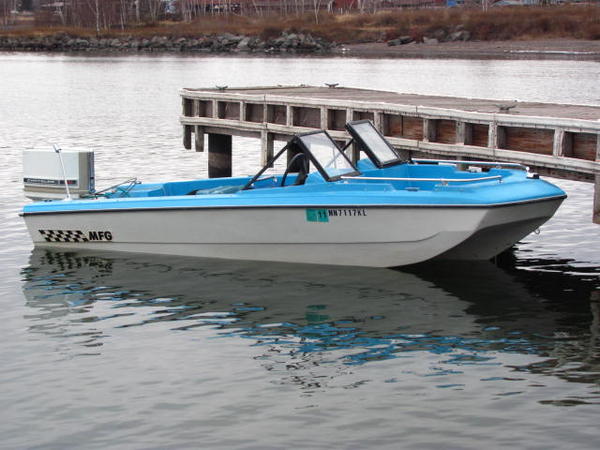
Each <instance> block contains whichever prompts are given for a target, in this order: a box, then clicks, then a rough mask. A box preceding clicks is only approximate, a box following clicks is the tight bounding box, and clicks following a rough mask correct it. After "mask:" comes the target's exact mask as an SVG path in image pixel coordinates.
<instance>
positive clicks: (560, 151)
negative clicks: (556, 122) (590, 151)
mask: <svg viewBox="0 0 600 450" xmlns="http://www.w3.org/2000/svg"><path fill="white" fill-rule="evenodd" d="M564 145H565V130H563V129H562V128H556V129H555V130H554V141H553V142H552V156H564V155H565V148H564Z"/></svg>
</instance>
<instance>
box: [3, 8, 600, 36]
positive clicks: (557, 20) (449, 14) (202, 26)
mask: <svg viewBox="0 0 600 450" xmlns="http://www.w3.org/2000/svg"><path fill="white" fill-rule="evenodd" d="M459 26H460V27H461V28H462V29H464V30H467V31H469V32H470V33H471V38H472V39H475V40H482V41H492V40H510V39H519V40H524V39H541V38H573V39H592V40H600V7H598V6H553V7H501V8H492V9H491V10H489V11H487V12H484V11H481V10H479V9H467V8H451V9H425V10H395V11H381V12H377V13H374V14H345V15H334V14H324V13H323V14H321V15H320V17H319V23H315V19H314V15H312V14H310V15H306V16H304V17H277V18H274V17H241V16H228V17H210V16H205V17H200V18H199V19H198V20H196V21H194V22H191V23H182V22H163V23H156V24H146V25H138V26H133V27H129V28H127V29H125V30H121V29H118V28H115V29H112V30H105V31H103V32H101V36H102V37H118V36H120V35H127V36H136V37H140V38H143V37H151V36H157V35H158V36H170V37H195V36H200V35H211V34H221V33H226V32H227V33H233V34H244V35H251V36H260V37H262V38H263V39H265V38H272V37H275V36H278V35H280V34H281V33H282V32H283V31H288V32H304V33H311V34H313V35H316V36H320V37H323V38H325V39H328V40H330V41H336V42H340V43H357V42H374V41H380V40H388V39H392V38H395V37H398V36H403V35H410V36H412V37H414V38H417V39H418V38H419V37H422V36H424V35H428V34H431V33H432V32H434V31H436V30H444V31H445V32H446V33H449V32H452V31H454V30H456V29H457V27H459ZM59 32H63V33H67V34H69V35H73V36H83V37H85V36H94V35H96V33H95V30H93V29H87V28H73V27H31V28H24V29H19V30H13V31H10V30H9V31H1V30H0V34H4V35H6V34H10V35H13V36H32V35H35V36H43V35H51V34H56V33H59Z"/></svg>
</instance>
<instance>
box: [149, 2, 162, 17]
mask: <svg viewBox="0 0 600 450" xmlns="http://www.w3.org/2000/svg"><path fill="white" fill-rule="evenodd" d="M162 4H163V2H162V0H146V8H147V10H148V15H149V16H150V20H151V21H152V22H156V21H157V20H158V16H159V14H160V10H161V6H162Z"/></svg>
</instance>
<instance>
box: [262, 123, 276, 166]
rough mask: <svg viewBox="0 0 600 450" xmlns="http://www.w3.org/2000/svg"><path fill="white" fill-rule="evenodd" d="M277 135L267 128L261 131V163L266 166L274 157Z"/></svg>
mask: <svg viewBox="0 0 600 450" xmlns="http://www.w3.org/2000/svg"><path fill="white" fill-rule="evenodd" d="M274 141H275V136H274V135H273V133H269V132H268V131H267V130H262V131H261V132H260V165H261V166H264V165H265V164H267V162H268V161H269V160H270V159H271V158H272V157H273V143H274Z"/></svg>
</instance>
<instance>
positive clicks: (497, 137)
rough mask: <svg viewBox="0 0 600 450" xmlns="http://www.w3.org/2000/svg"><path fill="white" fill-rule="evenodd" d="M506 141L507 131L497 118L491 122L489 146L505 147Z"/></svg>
mask: <svg viewBox="0 0 600 450" xmlns="http://www.w3.org/2000/svg"><path fill="white" fill-rule="evenodd" d="M505 143H506V131H505V130H504V127H501V126H498V122H496V121H495V120H494V121H493V122H490V125H489V128H488V147H489V148H492V149H497V148H503V147H504V144H505Z"/></svg>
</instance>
